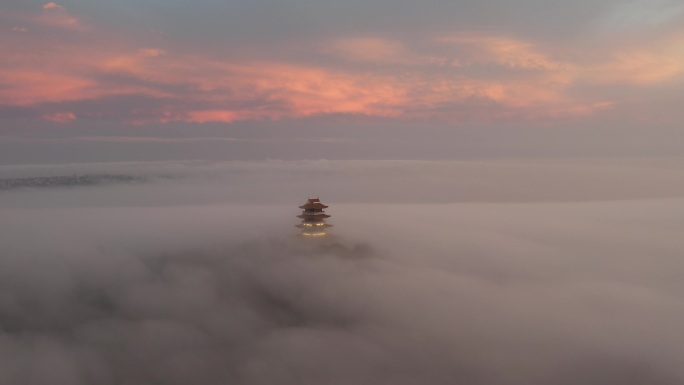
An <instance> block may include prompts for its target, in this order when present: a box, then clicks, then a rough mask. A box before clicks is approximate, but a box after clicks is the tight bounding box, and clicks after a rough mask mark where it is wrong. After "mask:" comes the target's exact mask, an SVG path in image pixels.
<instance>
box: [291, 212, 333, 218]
mask: <svg viewBox="0 0 684 385" xmlns="http://www.w3.org/2000/svg"><path fill="white" fill-rule="evenodd" d="M297 218H302V219H323V218H330V215H328V214H323V213H320V214H301V215H297Z"/></svg>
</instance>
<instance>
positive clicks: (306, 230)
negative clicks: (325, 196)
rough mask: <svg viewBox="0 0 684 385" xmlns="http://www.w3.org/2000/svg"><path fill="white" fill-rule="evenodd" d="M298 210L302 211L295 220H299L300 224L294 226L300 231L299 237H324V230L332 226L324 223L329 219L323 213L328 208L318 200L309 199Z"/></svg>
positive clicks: (328, 216)
mask: <svg viewBox="0 0 684 385" xmlns="http://www.w3.org/2000/svg"><path fill="white" fill-rule="evenodd" d="M299 208H300V209H302V213H301V214H300V215H297V218H300V219H301V220H302V223H300V224H298V225H296V226H297V227H299V228H301V229H302V233H301V235H303V236H305V237H322V236H325V235H326V234H327V232H326V229H327V228H328V227H331V226H332V225H331V224H329V223H326V221H325V220H326V219H327V218H330V215H328V214H326V213H325V209H327V208H328V206H326V205H324V204H323V203H321V200H320V199H319V198H309V199H308V200H307V202H306V203H305V204H303V205H302V206H299Z"/></svg>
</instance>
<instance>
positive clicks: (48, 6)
mask: <svg viewBox="0 0 684 385" xmlns="http://www.w3.org/2000/svg"><path fill="white" fill-rule="evenodd" d="M43 9H60V10H63V9H64V7H62V6H61V5H59V4H57V3H53V2H52V1H51V2H49V3H45V4H43Z"/></svg>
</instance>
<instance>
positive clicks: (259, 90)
mask: <svg viewBox="0 0 684 385" xmlns="http://www.w3.org/2000/svg"><path fill="white" fill-rule="evenodd" d="M12 18H13V20H18V21H21V22H22V23H24V22H25V23H27V25H28V27H29V28H26V27H14V28H12V30H11V32H22V33H7V34H5V35H0V47H2V49H3V52H8V53H9V54H6V55H3V57H1V58H0V64H2V67H0V68H2V69H0V85H1V87H0V105H1V106H5V107H15V108H25V109H28V108H30V109H31V111H35V112H33V113H34V114H35V116H36V117H37V118H40V119H46V120H50V121H54V122H60V123H66V122H69V121H71V120H74V119H75V118H76V116H79V117H91V118H99V117H106V118H108V119H115V120H119V121H123V122H129V123H134V124H145V123H148V122H174V121H187V122H196V123H205V122H234V121H240V120H262V119H268V120H275V119H283V118H301V117H309V116H317V115H337V114H350V115H361V116H372V117H386V118H393V119H428V120H439V121H445V122H463V121H491V120H518V121H525V122H534V121H543V120H548V119H556V118H563V119H566V118H572V117H577V118H581V117H586V116H590V115H591V114H595V113H600V112H601V111H603V110H606V109H610V108H618V107H619V106H620V99H619V98H616V97H615V96H613V97H612V98H607V97H605V96H599V95H597V94H595V93H594V92H583V91H582V87H585V86H589V87H614V86H621V87H636V88H638V87H652V86H656V85H658V84H662V83H665V82H668V81H671V80H672V79H676V78H677V77H678V76H679V75H680V74H682V72H683V71H684V40H682V39H674V38H673V39H670V40H667V41H664V42H661V43H659V44H653V45H650V46H649V45H645V44H638V42H637V43H633V42H629V41H624V42H620V43H614V44H612V45H609V44H606V46H610V49H609V50H602V51H600V52H598V51H599V50H596V51H593V52H592V51H591V50H584V51H583V50H582V47H581V45H578V46H577V47H574V48H573V47H570V48H567V49H565V50H563V49H561V48H559V47H556V46H554V48H553V49H549V48H548V47H549V46H550V45H548V44H546V45H545V44H539V43H536V42H533V41H530V40H529V39H527V40H526V39H524V38H521V37H513V36H508V35H505V34H493V33H492V34H485V33H469V32H460V33H451V34H441V35H439V36H428V37H425V38H424V39H422V40H420V41H418V40H412V41H403V40H401V39H397V38H395V39H389V38H385V37H377V36H368V37H364V36H355V37H332V38H320V39H316V40H313V41H306V42H302V43H301V44H302V46H301V47H297V48H298V49H299V50H300V51H306V52H311V53H312V56H313V55H315V56H314V57H316V58H321V57H322V58H324V59H325V60H311V59H310V58H308V57H303V58H301V59H300V58H298V57H294V56H287V55H285V56H278V55H277V54H274V56H273V57H269V58H264V57H263V56H262V57H259V58H252V57H250V56H249V55H245V56H235V57H231V56H221V53H220V52H219V53H215V52H211V51H209V50H207V51H206V52H205V51H203V50H202V49H199V48H197V49H195V48H194V47H182V46H174V45H170V44H167V43H165V41H164V40H163V39H161V38H158V37H156V38H155V40H144V41H140V42H138V40H137V39H136V38H131V37H129V36H128V35H127V34H126V33H124V32H121V33H120V34H119V35H116V34H114V35H110V34H108V33H99V34H98V33H87V34H78V39H76V38H73V39H67V38H64V39H56V38H46V36H45V35H40V34H39V33H38V32H36V33H34V32H33V29H32V28H31V27H32V26H33V25H37V26H42V27H48V28H53V29H55V31H56V30H58V29H59V30H63V31H61V33H63V34H65V36H66V35H70V36H71V35H74V34H73V31H85V30H86V29H87V28H86V27H85V25H84V23H83V22H82V21H81V19H80V18H79V17H77V16H73V15H71V14H70V13H69V12H67V10H66V9H65V8H64V7H63V6H62V5H59V4H57V3H54V2H49V3H46V4H45V5H43V9H42V10H40V9H39V10H38V13H36V14H33V15H24V16H21V17H19V16H12ZM18 28H21V29H18ZM93 28H95V27H93ZM50 33H52V32H50ZM105 36H106V38H104V37H105ZM298 44H299V43H298ZM303 56H306V55H303ZM613 95H614V94H613ZM114 99H116V102H112V100H114ZM127 99H130V100H131V101H130V102H129V101H127ZM60 103H62V104H64V103H69V105H68V107H66V108H68V110H69V111H72V112H59V113H54V111H55V110H56V107H55V106H56V105H57V107H59V106H58V105H59V104H60ZM86 104H87V107H86V106H85V105H86Z"/></svg>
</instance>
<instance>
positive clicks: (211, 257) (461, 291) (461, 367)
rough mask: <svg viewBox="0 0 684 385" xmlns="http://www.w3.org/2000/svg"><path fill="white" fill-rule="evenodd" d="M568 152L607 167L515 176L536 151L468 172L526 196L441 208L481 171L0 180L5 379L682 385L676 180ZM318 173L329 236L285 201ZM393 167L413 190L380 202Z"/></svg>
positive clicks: (191, 171)
mask: <svg viewBox="0 0 684 385" xmlns="http://www.w3.org/2000/svg"><path fill="white" fill-rule="evenodd" d="M360 163H361V162H360ZM579 163H582V162H579ZM485 166H486V165H485ZM579 166H581V167H583V168H584V169H585V170H595V175H600V174H603V175H608V176H607V177H605V178H603V180H602V181H594V182H592V183H593V184H595V185H597V184H603V185H604V186H603V187H602V188H597V187H596V186H593V187H592V189H590V190H588V191H587V192H586V193H588V198H589V199H587V200H588V201H587V200H585V201H583V202H580V201H577V200H574V201H573V199H568V195H564V194H570V195H574V196H582V195H583V193H579V192H580V191H582V190H586V189H588V187H587V186H590V184H588V183H586V184H582V183H568V185H567V186H566V187H565V190H570V192H568V191H566V192H565V193H563V192H562V191H563V190H554V189H552V186H551V185H552V184H553V183H549V184H547V185H545V184H537V185H535V186H529V183H528V182H526V181H525V180H524V178H521V177H520V175H523V174H530V175H535V176H536V177H535V180H545V179H546V178H547V177H548V176H549V174H547V173H545V169H544V168H543V167H540V165H539V164H537V165H535V164H530V163H528V164H526V165H521V166H520V167H521V168H524V172H522V174H521V171H520V170H518V171H511V170H510V169H509V170H508V171H505V172H503V174H502V169H501V168H498V170H499V173H498V174H496V175H490V176H488V177H487V176H484V177H483V178H482V179H480V183H483V186H484V185H486V187H482V190H481V191H486V190H496V189H498V190H501V191H503V192H504V193H505V194H504V195H507V196H515V195H516V191H521V190H520V189H521V188H523V187H524V186H528V187H530V189H528V190H527V194H528V195H527V196H528V198H529V199H528V201H527V202H526V203H520V202H517V203H505V202H501V201H499V202H494V203H486V202H483V201H482V200H478V199H477V198H476V197H468V196H467V194H466V195H465V196H461V197H460V198H461V201H460V203H437V202H439V199H437V198H436V196H435V195H425V193H427V192H428V191H440V190H441V191H442V194H443V195H442V196H443V197H448V196H449V195H455V194H458V189H454V188H453V187H452V186H451V185H450V182H449V180H450V178H451V177H453V175H454V172H458V170H459V169H460V170H461V172H466V171H465V170H467V169H468V168H470V169H471V170H474V171H477V174H483V175H486V173H483V172H482V165H481V164H478V163H456V164H453V163H448V162H447V164H446V165H441V166H440V165H439V164H437V163H432V164H429V165H427V166H426V164H424V163H410V162H395V163H391V164H389V165H388V164H386V163H385V164H376V163H373V162H365V163H363V164H357V165H355V164H353V162H341V163H332V164H330V163H323V164H320V163H319V164H317V163H316V162H309V163H306V162H271V163H269V162H266V163H248V162H246V163H240V164H234V165H233V166H232V167H233V168H229V170H226V166H225V165H215V164H187V165H179V164H164V163H161V164H152V165H149V164H148V165H144V164H143V165H141V164H130V165H121V164H118V165H116V164H112V165H88V166H85V165H84V166H80V167H81V169H78V168H71V171H72V172H74V173H82V172H90V173H92V172H95V171H97V170H100V172H111V171H112V170H117V172H125V171H126V168H127V167H128V170H129V171H131V170H134V172H137V173H140V174H145V175H149V176H154V175H158V174H160V173H162V174H165V175H169V176H171V175H175V177H174V178H171V179H165V180H160V181H158V182H152V183H148V184H138V185H131V186H127V185H123V186H122V185H114V186H99V187H83V188H72V189H59V188H56V189H41V190H24V191H15V192H5V193H2V194H0V204H1V205H2V207H3V221H2V222H0V256H1V257H0V267H1V268H0V278H1V279H0V282H2V284H1V285H2V288H3V290H2V291H1V293H2V294H1V295H0V358H2V359H0V369H1V370H0V382H7V383H13V384H36V383H44V382H46V381H48V382H53V383H68V384H75V385H79V384H90V383H98V384H118V383H128V384H146V383H160V384H187V383H189V382H192V383H195V384H215V383H224V382H225V383H235V384H274V383H276V384H339V383H356V384H415V383H418V382H429V383H431V384H453V383H455V382H461V383H469V384H492V383H507V384H513V385H516V384H528V383H555V384H562V385H565V384H568V385H570V384H576V383H587V384H612V383H620V384H627V385H632V384H634V385H636V384H643V383H648V384H662V385H669V384H678V383H681V382H682V380H684V372H683V371H682V369H681V368H682V367H684V365H682V364H683V362H682V357H684V354H682V353H684V352H682V346H684V341H682V338H681V337H680V335H681V333H679V330H680V325H681V323H682V321H684V306H683V305H682V301H681V297H682V296H681V294H682V290H684V287H682V284H681V279H680V277H679V276H678V275H677V272H678V271H680V270H681V267H682V266H681V264H682V262H681V258H680V257H681V253H682V251H683V250H684V243H682V241H681V237H680V236H679V233H680V231H679V228H680V224H681V220H680V219H679V217H678V211H677V209H676V208H678V207H681V205H682V204H683V203H684V202H682V196H683V195H684V194H683V193H682V191H680V190H677V187H675V186H672V185H670V186H667V185H665V184H664V182H662V181H661V182H660V183H655V184H652V187H653V189H651V190H650V192H651V193H650V194H648V193H646V192H645V191H644V192H643V193H644V194H645V195H643V196H642V197H641V198H642V199H639V200H620V198H624V197H625V196H624V195H622V196H621V195H620V194H619V193H617V192H618V191H619V189H615V190H612V189H611V188H612V187H611V186H610V185H611V184H614V183H615V181H616V179H614V178H611V177H610V176H609V175H610V174H607V173H605V171H606V170H609V169H610V170H613V172H614V173H615V172H618V171H617V170H622V171H621V172H623V173H624V174H625V176H627V175H631V176H632V177H633V178H635V179H636V180H640V178H644V177H645V176H644V175H652V174H654V171H653V170H654V169H653V168H651V169H650V170H649V169H648V166H647V165H645V164H643V163H641V164H631V165H630V164H629V163H627V164H626V163H623V164H621V165H614V166H613V168H606V166H605V165H603V166H602V165H600V164H598V165H597V164H596V163H592V162H584V163H583V164H580V165H579ZM489 167H490V168H491V169H494V170H496V169H497V167H496V165H490V166H489ZM573 167H578V165H577V164H575V165H574V166H573ZM678 167H681V164H679V163H676V162H675V163H671V164H670V165H669V168H671V169H672V170H673V171H672V172H676V171H674V170H675V169H677V168H678ZM659 169H660V170H661V171H660V172H661V173H662V174H663V175H664V176H666V175H665V174H667V171H665V169H666V167H664V166H663V165H662V164H661V165H660V166H659ZM245 170H249V172H245ZM426 170H432V173H426ZM3 172H10V173H12V174H13V176H31V175H35V174H45V175H47V174H50V173H54V174H60V173H62V172H63V170H60V167H56V166H52V167H48V168H44V167H30V168H26V167H5V168H4V169H3ZM507 173H508V174H507ZM588 173H589V172H588V171H587V172H585V173H583V174H585V175H586V174H588ZM331 174H332V178H331V180H330V181H334V180H338V181H339V185H337V186H334V188H335V189H336V190H337V191H338V194H341V195H337V196H335V195H334V194H333V191H328V190H325V189H324V188H323V189H322V190H320V191H323V192H324V193H325V194H326V195H323V196H322V198H323V199H324V201H325V202H326V203H328V204H330V205H331V207H330V209H329V211H330V213H331V214H332V215H333V217H332V218H331V219H332V220H333V223H334V225H335V226H334V227H333V228H332V230H333V233H334V234H335V238H331V239H330V241H329V242H327V243H323V244H317V243H303V242H301V240H298V239H293V238H292V237H291V236H292V235H293V234H294V233H295V232H296V229H295V228H294V227H293V226H292V225H293V224H294V223H295V221H296V218H295V217H294V215H296V213H297V209H296V206H297V204H298V202H299V200H298V199H300V200H301V199H303V198H305V196H306V191H304V190H308V191H312V190H317V189H319V188H320V185H319V184H316V185H311V184H309V185H306V180H309V181H310V180H311V176H312V175H320V176H324V175H331ZM398 174H402V175H407V176H411V175H413V176H416V177H417V179H415V180H412V183H410V185H411V187H410V188H411V189H413V190H414V191H415V192H416V195H415V196H416V197H420V198H422V200H420V201H418V202H420V203H392V202H398V201H404V202H405V201H406V196H405V192H404V191H401V189H397V188H393V187H395V185H396V182H392V180H393V178H394V177H395V176H397V175H398ZM240 175H242V177H240ZM278 175H280V178H278V177H277V176H278ZM345 175H346V176H345ZM421 175H422V177H419V176H421ZM506 175H508V176H515V178H514V179H517V180H518V183H514V181H513V180H510V179H508V178H507V177H506ZM179 176H183V178H178V177H179ZM245 178H247V179H245ZM378 178H379V179H381V180H383V181H385V182H389V184H390V187H392V188H386V189H384V190H382V191H374V189H376V188H378V187H380V186H381V185H382V183H378V182H377V179H378ZM665 179H667V178H666V177H664V178H663V180H665ZM322 180H325V177H323V179H322ZM352 180H354V181H356V185H351V186H350V185H349V182H350V181H352ZM288 181H289V183H290V185H299V187H298V188H299V189H300V190H297V189H291V190H287V189H285V190H282V189H283V187H284V186H287V182H288ZM577 182H582V181H577ZM584 182H588V180H584ZM344 186H347V187H346V188H347V191H346V192H345V191H344V190H342V189H343V188H344ZM404 186H405V187H404V189H407V188H408V187H406V186H408V185H406V184H405V185H404ZM613 187H617V186H613ZM216 190H219V192H221V194H220V195H222V196H223V198H222V200H220V201H216V200H214V201H212V200H210V199H208V197H210V196H212V194H211V191H216ZM276 190H278V195H279V196H285V197H288V199H289V197H290V196H292V197H293V198H292V200H293V202H286V203H288V204H273V203H278V199H273V197H275V195H271V199H269V198H268V196H269V195H268V194H265V195H264V191H276ZM295 190H297V191H295ZM533 190H545V191H546V193H547V194H551V196H550V197H548V198H550V199H546V200H547V202H546V203H543V202H539V194H538V193H537V192H534V191H533ZM606 192H609V193H607V195H602V194H606ZM297 194H299V195H301V197H300V196H296V195H297ZM667 194H670V198H668V199H664V198H661V196H663V195H667ZM167 195H168V197H166V198H165V196H167ZM542 195H543V194H542ZM180 196H183V199H184V200H183V201H182V202H183V204H179V203H180V202H181V201H179V200H178V199H180ZM344 196H348V197H349V198H347V199H346V200H345V199H344V198H343V197H344ZM379 196H382V197H383V198H385V201H384V202H377V198H378V197H379ZM553 197H555V199H553ZM592 198H593V200H594V201H592ZM596 199H601V200H602V201H595V200H596ZM456 200H458V198H456ZM484 200H485V201H486V200H487V199H484ZM568 200H570V201H568ZM583 200H584V199H583ZM345 201H346V203H342V202H345ZM560 201H566V202H565V203H563V202H560ZM246 202H252V203H246ZM436 203H437V204H436Z"/></svg>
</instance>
